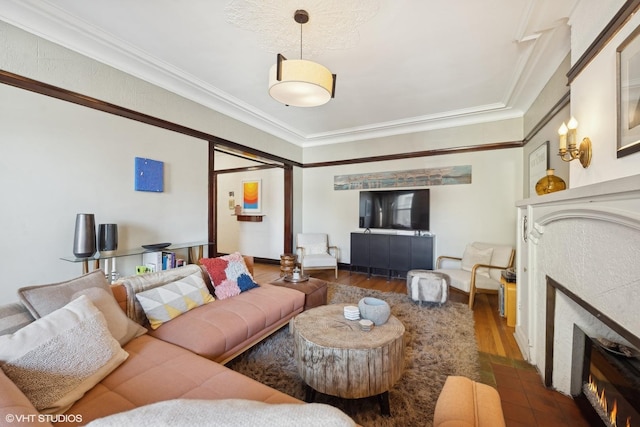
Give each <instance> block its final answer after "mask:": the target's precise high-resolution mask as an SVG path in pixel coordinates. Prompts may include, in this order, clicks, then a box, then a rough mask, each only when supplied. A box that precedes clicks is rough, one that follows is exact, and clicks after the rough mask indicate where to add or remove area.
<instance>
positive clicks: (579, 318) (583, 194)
mask: <svg viewBox="0 0 640 427" xmlns="http://www.w3.org/2000/svg"><path fill="white" fill-rule="evenodd" d="M517 209H518V224H519V225H518V243H517V258H516V264H517V273H518V286H517V289H518V290H517V300H518V303H517V306H518V314H517V322H516V332H515V337H516V341H517V342H518V345H519V346H520V350H521V351H522V353H523V355H524V356H525V358H526V359H527V360H528V361H529V362H530V363H532V364H533V365H535V366H536V367H537V368H538V370H539V372H541V373H542V372H544V371H545V366H544V365H545V351H546V349H545V332H546V326H547V325H546V313H545V310H546V308H545V302H546V277H547V276H549V277H552V278H553V279H554V280H556V281H558V282H559V283H561V284H562V285H563V286H565V287H567V288H568V289H569V290H571V292H573V293H575V294H576V295H578V296H579V297H580V298H581V299H583V300H584V301H586V302H588V303H589V304H591V305H593V306H594V307H595V308H597V309H598V310H599V311H601V312H602V313H604V314H606V315H607V316H609V317H611V318H612V319H614V320H615V321H616V322H617V323H619V324H620V325H622V326H623V327H624V328H626V329H627V330H629V331H631V332H632V333H633V334H635V335H636V336H640V315H638V307H640V175H636V176H632V177H626V178H621V179H616V180H612V181H607V182H601V183H598V184H593V185H590V186H585V187H579V188H575V189H570V190H566V191H561V192H557V193H552V194H549V195H545V196H540V197H532V198H529V199H526V200H523V201H521V202H519V203H517ZM555 319H556V321H555V325H554V327H555V332H554V346H555V351H554V358H553V383H552V385H553V387H554V388H556V389H557V390H558V391H561V392H563V393H566V394H570V392H571V390H570V388H571V352H572V340H573V338H572V337H573V326H574V325H578V326H580V327H581V329H583V330H584V331H585V332H586V333H587V334H590V335H592V336H606V337H608V338H611V339H614V340H618V341H621V342H623V341H624V340H622V339H621V338H620V337H619V336H617V335H616V334H615V333H613V332H612V331H611V330H609V329H608V328H606V327H605V326H604V325H602V324H601V323H600V322H599V321H598V320H597V319H596V318H595V317H594V316H592V315H590V314H589V313H588V312H586V311H585V310H584V309H582V308H581V307H579V306H577V305H576V304H575V303H573V302H572V301H570V300H569V299H568V298H565V297H562V296H560V297H559V298H558V301H557V305H556V313H555Z"/></svg>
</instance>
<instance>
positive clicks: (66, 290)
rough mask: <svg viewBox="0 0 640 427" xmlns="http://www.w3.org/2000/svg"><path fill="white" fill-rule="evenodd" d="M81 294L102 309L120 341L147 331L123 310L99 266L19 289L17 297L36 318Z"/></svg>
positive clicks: (112, 331)
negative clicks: (86, 272) (84, 272)
mask: <svg viewBox="0 0 640 427" xmlns="http://www.w3.org/2000/svg"><path fill="white" fill-rule="evenodd" d="M80 295H86V296H87V297H88V298H89V299H90V300H91V302H93V303H94V304H95V306H96V307H97V308H98V309H99V310H100V311H101V312H102V314H103V315H104V317H105V319H106V320H107V325H108V327H109V331H110V332H111V334H112V335H113V337H114V338H115V339H117V340H118V342H119V343H120V345H125V344H126V343H128V342H129V341H131V340H132V339H133V338H135V337H138V336H140V335H143V334H144V333H146V332H147V330H146V329H145V328H143V327H142V326H140V325H139V324H137V323H136V322H134V321H133V320H131V319H129V318H128V317H127V315H126V314H125V313H124V311H122V309H121V308H120V306H119V305H118V302H117V301H116V299H115V298H114V297H113V293H112V292H111V288H110V286H109V283H108V282H107V279H106V278H105V277H104V272H103V271H102V270H96V271H93V272H91V273H88V274H85V275H83V276H80V277H77V278H75V279H71V280H67V281H65V282H61V283H54V284H51V285H40V286H28V287H25V288H21V289H18V296H19V297H20V300H21V301H22V303H23V304H24V305H25V306H26V307H27V309H29V312H31V314H32V315H33V317H35V318H36V319H37V318H40V317H43V316H46V315H47V314H49V313H52V312H53V311H55V310H57V309H59V308H61V307H64V306H65V305H66V304H67V303H68V302H69V301H71V300H73V299H75V298H77V297H78V296H80Z"/></svg>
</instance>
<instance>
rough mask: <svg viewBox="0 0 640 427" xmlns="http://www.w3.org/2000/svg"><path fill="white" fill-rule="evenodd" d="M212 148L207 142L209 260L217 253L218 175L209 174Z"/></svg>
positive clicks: (211, 163) (213, 158)
mask: <svg viewBox="0 0 640 427" xmlns="http://www.w3.org/2000/svg"><path fill="white" fill-rule="evenodd" d="M213 147H215V143H214V142H212V141H209V173H208V176H209V198H208V200H207V206H208V227H209V230H208V232H207V234H208V236H209V241H210V242H213V245H209V248H208V249H207V255H208V256H209V257H210V258H211V257H214V256H216V254H217V253H218V239H217V237H218V236H217V234H218V215H217V212H216V209H217V206H218V204H217V200H218V175H217V174H215V173H212V172H211V171H213V170H214V169H215V156H214V151H213Z"/></svg>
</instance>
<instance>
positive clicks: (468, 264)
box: [462, 245, 493, 277]
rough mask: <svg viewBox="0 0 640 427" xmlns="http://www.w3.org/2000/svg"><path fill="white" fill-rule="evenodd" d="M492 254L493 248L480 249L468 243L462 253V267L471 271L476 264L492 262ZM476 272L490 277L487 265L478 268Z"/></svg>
mask: <svg viewBox="0 0 640 427" xmlns="http://www.w3.org/2000/svg"><path fill="white" fill-rule="evenodd" d="M492 255H493V248H487V249H478V248H476V247H475V246H473V245H467V247H466V249H465V250H464V254H463V255H462V269H463V270H465V271H471V270H472V269H473V266H474V265H476V264H491V256H492ZM476 273H478V274H479V275H481V276H485V277H489V269H488V268H486V267H482V268H478V269H477V270H476Z"/></svg>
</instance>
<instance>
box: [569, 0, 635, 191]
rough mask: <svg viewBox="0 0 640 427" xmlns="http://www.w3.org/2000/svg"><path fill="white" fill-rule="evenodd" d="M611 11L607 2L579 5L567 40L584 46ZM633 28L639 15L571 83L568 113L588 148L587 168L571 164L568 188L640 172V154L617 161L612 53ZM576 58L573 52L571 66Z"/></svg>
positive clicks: (614, 82)
mask: <svg viewBox="0 0 640 427" xmlns="http://www.w3.org/2000/svg"><path fill="white" fill-rule="evenodd" d="M616 2H617V3H621V2H620V0H617V1H616ZM615 12H617V9H611V5H610V4H608V2H600V1H595V0H591V1H586V2H581V3H580V4H579V6H578V8H577V9H576V11H575V13H574V14H573V16H572V18H571V34H572V40H573V39H576V44H579V45H580V46H582V45H584V44H586V43H587V41H586V39H587V38H588V37H591V40H590V42H591V41H593V38H594V37H595V36H596V35H597V34H598V33H599V32H600V31H602V29H603V28H604V25H605V24H606V23H607V22H608V21H609V20H610V19H611V17H613V14H614V13H615ZM593 17H599V18H598V19H594V18H593ZM600 17H607V19H604V18H600ZM638 25H640V14H637V13H636V14H635V15H633V16H632V17H631V18H630V20H629V21H628V22H627V24H626V25H625V26H624V28H622V29H621V30H620V31H619V32H618V33H617V34H616V35H615V37H614V38H613V39H612V40H611V41H610V42H609V43H608V44H607V45H606V46H604V48H603V50H602V51H601V52H600V54H598V56H596V57H595V58H594V59H593V60H592V61H591V62H590V63H589V64H588V65H587V66H586V68H585V69H584V70H583V71H582V72H581V73H580V74H579V75H578V76H577V77H576V78H575V80H574V81H573V82H572V84H571V114H572V115H573V116H574V117H575V118H576V119H577V120H578V123H579V127H578V140H579V141H581V140H582V138H584V137H586V136H588V137H589V138H590V139H591V143H592V144H593V157H592V160H591V166H589V167H588V168H587V169H584V168H583V167H582V165H580V163H579V162H578V161H573V162H571V167H570V176H571V178H570V179H571V187H572V188H573V187H581V186H585V185H589V184H594V183H597V182H603V181H609V180H612V179H616V178H622V177H626V176H632V175H637V174H638V173H639V172H640V153H634V154H631V155H629V156H626V157H623V158H620V159H618V158H617V157H616V141H617V112H616V111H617V107H616V106H617V101H616V49H617V48H618V46H619V45H620V44H621V43H622V42H623V41H624V40H625V39H626V38H627V36H628V35H629V34H631V32H633V30H634V29H635V28H637V27H638ZM581 53H582V52H572V58H571V59H572V62H575V61H576V60H577V59H578V58H579V55H580V54H581Z"/></svg>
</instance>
